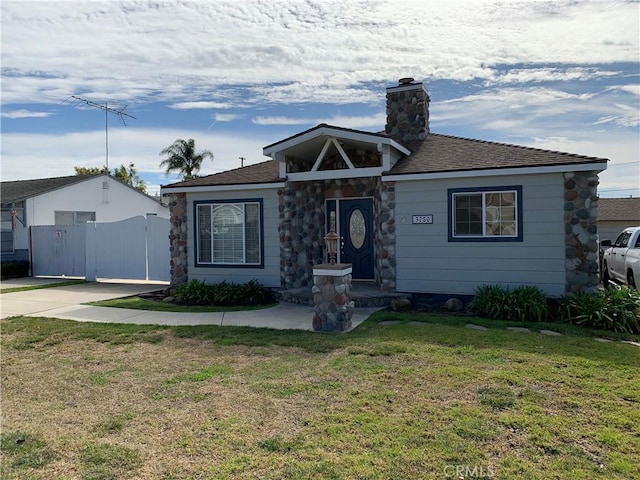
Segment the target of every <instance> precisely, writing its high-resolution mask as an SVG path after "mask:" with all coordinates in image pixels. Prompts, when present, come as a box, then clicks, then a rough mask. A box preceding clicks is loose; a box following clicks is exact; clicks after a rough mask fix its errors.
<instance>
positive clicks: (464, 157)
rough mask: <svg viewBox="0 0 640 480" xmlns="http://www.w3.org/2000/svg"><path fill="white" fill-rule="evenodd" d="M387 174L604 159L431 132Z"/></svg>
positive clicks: (572, 162)
mask: <svg viewBox="0 0 640 480" xmlns="http://www.w3.org/2000/svg"><path fill="white" fill-rule="evenodd" d="M414 148H415V150H413V152H412V154H411V155H409V156H407V157H405V158H403V159H401V160H400V161H398V163H397V164H396V165H395V166H394V167H393V168H392V169H391V171H390V172H389V174H390V175H403V174H413V173H440V172H455V171H465V170H486V169H495V168H523V167H542V166H554V165H575V164H584V163H602V162H606V161H607V160H606V159H604V158H598V157H587V156H584V155H575V154H572V153H564V152H556V151H553V150H542V149H539V148H531V147H523V146H519V145H510V144H507V143H497V142H487V141H482V140H472V139H468V138H462V137H453V136H449V135H441V134H437V133H430V134H429V135H428V136H427V139H426V140H425V141H423V142H421V143H420V144H418V145H414Z"/></svg>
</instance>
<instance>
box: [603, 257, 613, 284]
mask: <svg viewBox="0 0 640 480" xmlns="http://www.w3.org/2000/svg"><path fill="white" fill-rule="evenodd" d="M610 282H611V277H609V269H608V268H607V262H605V263H604V264H603V265H602V286H603V287H604V288H608V287H609V283H610Z"/></svg>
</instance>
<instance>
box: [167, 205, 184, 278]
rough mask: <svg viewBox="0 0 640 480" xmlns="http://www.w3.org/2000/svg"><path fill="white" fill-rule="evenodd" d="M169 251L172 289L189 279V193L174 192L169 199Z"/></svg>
mask: <svg viewBox="0 0 640 480" xmlns="http://www.w3.org/2000/svg"><path fill="white" fill-rule="evenodd" d="M169 220H170V222H171V226H170V230H169V251H170V252H171V260H170V267H171V286H170V288H171V289H174V288H175V287H177V286H178V285H183V284H185V283H187V282H188V281H189V271H188V268H187V265H188V263H187V262H188V256H187V255H188V248H187V247H188V245H187V194H186V193H174V194H172V195H171V197H170V200H169Z"/></svg>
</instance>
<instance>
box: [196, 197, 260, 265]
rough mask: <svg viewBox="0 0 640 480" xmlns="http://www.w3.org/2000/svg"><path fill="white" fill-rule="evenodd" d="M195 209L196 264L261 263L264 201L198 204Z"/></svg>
mask: <svg viewBox="0 0 640 480" xmlns="http://www.w3.org/2000/svg"><path fill="white" fill-rule="evenodd" d="M195 208H196V219H197V220H196V235H197V252H196V263H197V264H199V265H221V266H224V265H229V266H242V265H246V266H260V265H261V264H262V202H260V201H243V202H237V203H226V202H225V203H217V202H216V203H198V204H197V205H196V206H195Z"/></svg>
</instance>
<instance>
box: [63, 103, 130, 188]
mask: <svg viewBox="0 0 640 480" xmlns="http://www.w3.org/2000/svg"><path fill="white" fill-rule="evenodd" d="M69 98H72V99H73V100H71V105H73V106H77V105H81V104H83V103H84V104H85V105H88V106H90V107H93V108H98V109H100V110H104V138H105V142H104V143H105V162H106V164H105V166H106V167H107V175H108V174H109V114H110V113H113V114H115V115H117V116H118V118H119V119H120V121H121V122H122V124H123V125H124V126H126V125H127V122H125V120H124V117H129V118H133V119H134V120H135V119H136V117H134V116H133V115H129V114H128V113H125V109H126V108H127V107H128V105H125V106H124V107H122V108H120V109H116V108H112V107H110V106H109V104H108V103H107V102H106V101H105V102H104V105H101V104H99V103H96V102H92V101H91V100H87V99H86V98H81V97H78V96H76V95H71V97H69Z"/></svg>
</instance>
